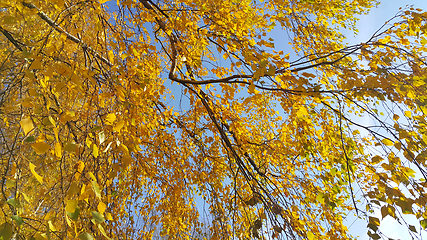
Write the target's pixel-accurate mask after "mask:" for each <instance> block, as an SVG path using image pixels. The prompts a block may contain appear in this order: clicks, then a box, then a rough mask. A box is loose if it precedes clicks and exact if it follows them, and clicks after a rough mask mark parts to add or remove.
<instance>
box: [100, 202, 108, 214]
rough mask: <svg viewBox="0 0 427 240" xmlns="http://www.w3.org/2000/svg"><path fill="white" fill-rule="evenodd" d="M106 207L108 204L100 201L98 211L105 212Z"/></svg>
mask: <svg viewBox="0 0 427 240" xmlns="http://www.w3.org/2000/svg"><path fill="white" fill-rule="evenodd" d="M106 208H107V205H105V203H103V202H99V203H98V212H100V213H101V214H104V212H105V209H106Z"/></svg>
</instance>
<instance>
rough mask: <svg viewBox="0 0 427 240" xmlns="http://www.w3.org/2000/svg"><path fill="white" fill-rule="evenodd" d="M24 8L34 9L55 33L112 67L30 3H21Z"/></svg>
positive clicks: (94, 51)
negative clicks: (61, 34)
mask: <svg viewBox="0 0 427 240" xmlns="http://www.w3.org/2000/svg"><path fill="white" fill-rule="evenodd" d="M22 4H23V5H24V6H25V7H28V8H30V9H36V10H37V11H38V12H37V15H38V16H39V17H40V18H41V19H43V20H44V21H45V22H46V23H47V24H49V25H50V26H51V27H53V28H54V29H55V30H56V31H57V32H59V33H64V34H65V35H66V36H67V39H69V40H71V41H73V42H75V43H77V44H79V45H81V46H82V48H83V50H87V51H89V52H91V53H92V54H93V55H94V56H95V57H96V58H98V59H99V60H101V61H102V62H103V63H105V64H107V65H108V66H109V67H112V66H113V64H112V63H111V62H110V61H109V60H108V59H106V58H105V57H103V56H101V55H100V54H99V53H98V52H97V51H96V50H94V49H93V48H91V47H89V46H88V45H87V44H86V43H84V42H83V41H82V40H81V39H78V38H77V37H75V36H73V35H71V34H70V33H68V32H67V31H65V30H64V29H63V28H62V27H60V26H59V25H58V24H56V23H55V22H54V21H53V20H52V19H51V18H50V17H49V16H47V15H46V13H44V12H43V11H40V9H38V8H37V7H36V6H35V5H34V4H32V3H26V2H23V3H22Z"/></svg>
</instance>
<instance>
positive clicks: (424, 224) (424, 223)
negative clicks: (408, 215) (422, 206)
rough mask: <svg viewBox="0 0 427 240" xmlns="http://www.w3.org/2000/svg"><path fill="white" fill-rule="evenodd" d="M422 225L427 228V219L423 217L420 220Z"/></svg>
mask: <svg viewBox="0 0 427 240" xmlns="http://www.w3.org/2000/svg"><path fill="white" fill-rule="evenodd" d="M420 224H421V227H423V229H426V228H427V219H423V220H421V221H420Z"/></svg>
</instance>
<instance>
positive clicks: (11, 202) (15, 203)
mask: <svg viewBox="0 0 427 240" xmlns="http://www.w3.org/2000/svg"><path fill="white" fill-rule="evenodd" d="M7 203H9V204H10V205H12V206H13V207H14V208H20V207H21V203H19V201H18V200H17V199H15V198H11V199H8V200H7Z"/></svg>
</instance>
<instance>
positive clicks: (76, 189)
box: [67, 182, 80, 197]
mask: <svg viewBox="0 0 427 240" xmlns="http://www.w3.org/2000/svg"><path fill="white" fill-rule="evenodd" d="M79 191H80V188H79V186H78V184H77V183H76V182H72V183H71V185H70V188H69V189H68V192H67V195H68V197H72V196H74V195H75V194H77V193H78V192H79Z"/></svg>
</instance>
